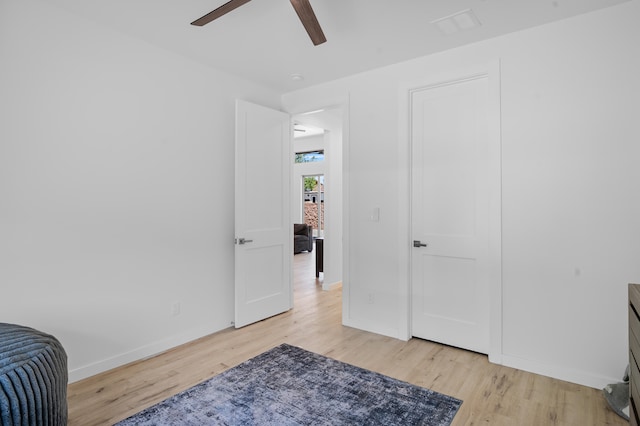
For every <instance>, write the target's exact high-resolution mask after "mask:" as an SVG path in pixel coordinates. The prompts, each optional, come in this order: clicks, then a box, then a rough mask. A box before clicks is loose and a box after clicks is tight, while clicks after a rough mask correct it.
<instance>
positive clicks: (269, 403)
mask: <svg viewBox="0 0 640 426" xmlns="http://www.w3.org/2000/svg"><path fill="white" fill-rule="evenodd" d="M461 404H462V401H460V400H458V399H456V398H452V397H450V396H447V395H443V394H440V393H438V392H434V391H431V390H429V389H424V388H421V387H419V386H414V385H412V384H409V383H406V382H402V381H400V380H396V379H393V378H390V377H387V376H383V375H381V374H378V373H375V372H373V371H369V370H365V369H362V368H359V367H355V366H353V365H349V364H345V363H343V362H340V361H336V360H333V359H331V358H327V357H324V356H322V355H318V354H315V353H313V352H308V351H306V350H304V349H300V348H297V347H295V346H290V345H287V344H282V345H280V346H278V347H276V348H273V349H271V350H269V351H267V352H265V353H263V354H261V355H258V356H257V357H255V358H252V359H250V360H248V361H246V362H244V363H242V364H240V365H238V366H237V367H234V368H231V369H229V370H227V371H225V372H224V373H221V374H219V375H217V376H215V377H213V378H212V379H209V380H207V381H205V382H202V383H200V384H198V385H196V386H194V387H192V388H190V389H187V390H186V391H184V392H182V393H179V394H177V395H175V396H173V397H171V398H169V399H166V400H164V401H163V402H161V403H159V404H157V405H154V406H152V407H150V408H148V409H146V410H144V411H142V412H140V413H138V414H136V415H134V416H132V417H129V418H128V419H126V420H123V421H122V422H120V423H118V424H117V426H128V425H261V426H262V425H278V426H285V425H428V426H446V425H449V424H451V421H452V420H453V417H454V416H455V414H456V412H457V411H458V408H459V407H460V405H461Z"/></svg>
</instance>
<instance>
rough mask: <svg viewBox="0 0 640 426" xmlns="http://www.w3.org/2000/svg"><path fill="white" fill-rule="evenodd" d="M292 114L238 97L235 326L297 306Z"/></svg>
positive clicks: (241, 325)
mask: <svg viewBox="0 0 640 426" xmlns="http://www.w3.org/2000/svg"><path fill="white" fill-rule="evenodd" d="M291 131H292V130H291V125H290V119H289V115H288V114H286V113H283V112H281V111H276V110H272V109H270V108H265V107H262V106H259V105H254V104H251V103H248V102H245V101H240V100H238V101H236V164H235V165H236V178H235V198H236V200H235V240H236V241H235V326H236V328H239V327H243V326H245V325H248V324H251V323H254V322H256V321H260V320H263V319H265V318H268V317H271V316H274V315H277V314H279V313H282V312H285V311H287V310H289V309H291V308H292V306H293V290H292V285H291V281H292V269H291V261H292V257H293V247H292V244H293V243H292V240H293V230H292V226H291V219H290V211H291V204H290V199H291V189H290V185H291V167H292V165H291V163H292V162H293V159H292V158H291V148H290V145H291Z"/></svg>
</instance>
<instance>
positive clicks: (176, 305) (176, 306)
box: [171, 302, 181, 317]
mask: <svg viewBox="0 0 640 426" xmlns="http://www.w3.org/2000/svg"><path fill="white" fill-rule="evenodd" d="M180 311H181V306H180V302H173V304H172V305H171V315H173V316H174V317H177V316H178V315H180Z"/></svg>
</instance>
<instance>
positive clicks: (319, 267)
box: [316, 238, 324, 278]
mask: <svg viewBox="0 0 640 426" xmlns="http://www.w3.org/2000/svg"><path fill="white" fill-rule="evenodd" d="M323 258H324V238H316V278H317V277H319V276H320V272H322V273H324V271H323V268H324V265H323V263H324V259H323Z"/></svg>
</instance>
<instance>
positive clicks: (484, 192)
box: [411, 77, 490, 353]
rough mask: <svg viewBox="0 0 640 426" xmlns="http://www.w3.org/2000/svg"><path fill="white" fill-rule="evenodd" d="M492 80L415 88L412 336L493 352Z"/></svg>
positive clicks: (481, 78)
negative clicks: (490, 253)
mask: <svg viewBox="0 0 640 426" xmlns="http://www.w3.org/2000/svg"><path fill="white" fill-rule="evenodd" d="M487 100H488V79H487V78H486V77H478V78H473V79H468V80H461V81H457V82H454V83H451V84H443V85H440V86H436V87H430V88H424V89H422V90H414V91H413V92H412V93H411V141H412V142H411V149H412V152H411V155H412V194H411V197H412V199H411V203H412V219H411V227H412V235H413V240H414V241H413V242H412V243H413V244H412V245H413V248H412V256H411V261H412V267H411V268H412V271H411V280H412V289H411V293H412V294H411V298H412V335H413V336H416V337H420V338H424V339H428V340H432V341H436V342H441V343H445V344H448V345H452V346H456V347H460V348H464V349H469V350H473V351H477V352H481V353H488V351H489V300H490V296H489V291H490V288H489V282H488V281H489V265H488V261H489V260H488V249H489V216H488V215H489V191H488V182H489V170H488V164H489V163H488V132H487V130H488V126H487V123H488V121H487V107H488V104H487Z"/></svg>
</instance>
